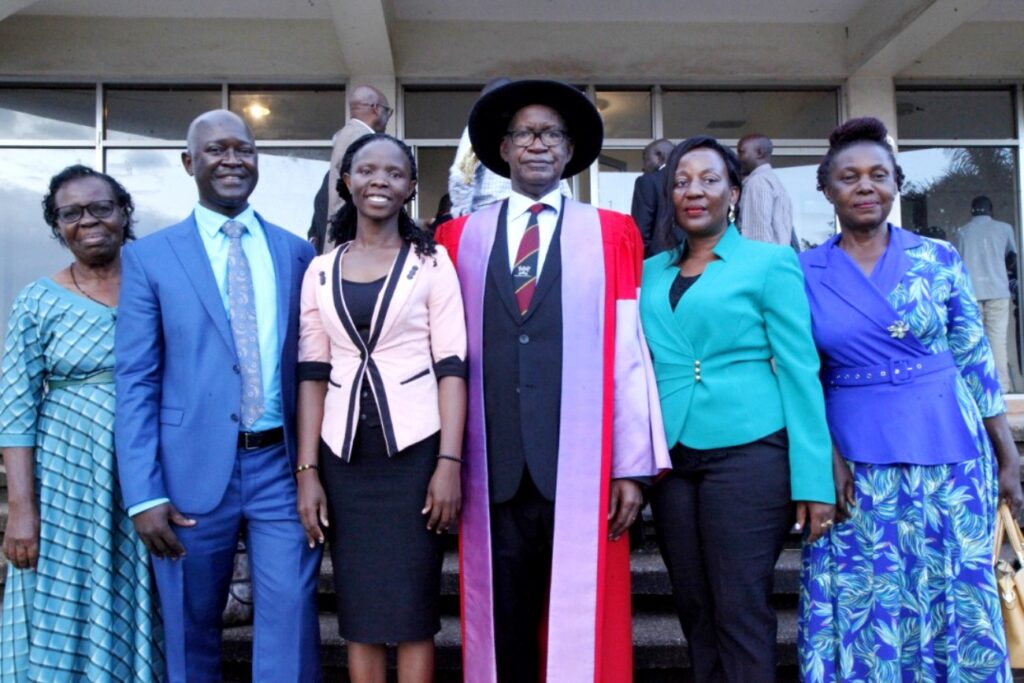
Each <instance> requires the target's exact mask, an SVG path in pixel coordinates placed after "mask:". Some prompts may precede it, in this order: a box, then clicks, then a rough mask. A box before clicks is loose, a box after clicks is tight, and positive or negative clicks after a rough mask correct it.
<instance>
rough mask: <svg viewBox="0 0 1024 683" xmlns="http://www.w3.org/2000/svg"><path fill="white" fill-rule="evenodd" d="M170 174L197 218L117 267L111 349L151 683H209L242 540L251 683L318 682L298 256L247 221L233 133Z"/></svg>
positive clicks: (220, 119) (250, 146)
mask: <svg viewBox="0 0 1024 683" xmlns="http://www.w3.org/2000/svg"><path fill="white" fill-rule="evenodd" d="M181 159H182V163H183V164H184V166H185V170H186V171H187V172H188V174H189V175H191V176H193V177H194V178H195V181H196V187H197V188H198V191H199V203H198V204H197V205H196V207H195V209H194V211H193V212H192V213H191V214H190V215H189V216H188V218H186V219H185V220H183V221H182V222H181V223H178V224H177V225H172V226H170V227H168V228H165V229H163V230H161V231H159V232H157V233H156V234H154V235H151V236H150V237H147V238H145V239H142V240H139V241H138V242H136V243H134V244H132V245H131V246H130V247H129V248H127V249H125V251H124V257H123V273H122V284H121V303H120V307H119V310H118V316H119V317H118V324H117V336H116V346H115V349H116V357H117V362H116V366H115V378H116V382H117V418H116V439H117V460H118V469H119V474H120V481H121V490H122V492H123V495H124V502H125V505H127V506H128V511H129V514H130V515H131V517H132V521H133V522H134V524H135V528H136V530H137V531H138V533H139V535H140V536H141V537H142V540H143V541H144V542H145V544H146V546H147V547H148V548H149V550H150V552H151V553H152V561H153V569H154V572H155V574H156V579H157V586H158V588H159V592H160V603H161V607H162V610H163V618H164V630H165V637H166V647H167V668H168V679H169V680H170V681H175V682H176V681H188V682H189V683H193V682H195V681H219V680H220V678H221V657H220V646H221V622H220V616H221V612H222V610H223V609H224V605H225V602H226V599H227V591H228V584H229V581H230V579H231V571H232V562H233V557H234V553H235V545H236V541H237V539H238V534H239V531H240V530H241V531H244V532H245V533H246V545H247V547H248V550H249V562H250V568H251V573H252V579H253V592H254V599H255V635H254V638H253V673H252V675H253V680H256V681H303V682H305V681H317V680H319V679H320V661H319V630H318V621H317V613H316V602H315V597H316V596H315V591H316V578H317V571H318V568H319V560H320V557H319V554H318V553H319V549H317V550H313V549H310V548H309V547H308V546H307V545H306V542H305V534H304V532H303V528H302V524H301V523H300V521H299V516H298V512H297V508H296V493H295V480H294V476H293V470H294V468H295V399H296V384H295V360H296V357H297V350H296V345H297V340H296V337H297V334H298V318H299V291H300V285H301V282H302V275H303V273H304V272H305V270H306V266H307V264H308V263H309V261H310V260H311V259H312V258H313V255H314V252H313V248H312V247H311V246H310V245H309V244H308V243H307V242H305V241H303V240H302V239H300V238H298V237H296V236H293V235H291V234H289V233H288V232H286V231H285V230H283V229H282V228H279V227H277V226H275V225H272V224H270V223H267V222H266V221H265V220H263V218H262V217H260V215H259V214H257V213H256V212H255V211H254V210H253V209H252V207H251V206H250V205H249V203H248V199H249V195H250V194H252V191H253V189H255V187H256V182H257V180H258V178H259V167H258V164H257V153H256V146H255V143H254V141H253V136H252V133H251V131H250V130H249V128H248V126H246V124H245V122H244V121H242V119H241V118H239V117H238V116H236V115H235V114H233V113H231V112H229V111H224V110H217V111H211V112H207V113H205V114H202V115H201V116H199V117H198V118H196V120H195V121H193V122H192V124H191V126H189V130H188V149H187V151H185V152H183V153H182V155H181ZM129 599H130V596H129Z"/></svg>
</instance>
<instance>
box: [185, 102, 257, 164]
mask: <svg viewBox="0 0 1024 683" xmlns="http://www.w3.org/2000/svg"><path fill="white" fill-rule="evenodd" d="M225 126H228V127H237V128H239V129H240V130H244V131H245V135H246V137H248V138H249V140H250V141H253V142H254V141H255V138H254V137H253V134H252V130H251V129H250V128H249V124H247V123H246V122H245V119H243V118H242V117H241V116H239V115H238V114H236V113H235V112H233V111H229V110H227V109H212V110H210V111H208V112H204V113H202V114H200V115H199V116H197V117H195V118H194V119H192V123H190V124H189V125H188V133H187V134H186V136H185V141H186V142H185V145H186V148H187V149H188V153H189V154H191V155H192V156H195V154H196V151H197V149H198V146H199V144H200V140H202V139H203V138H204V136H205V133H206V132H207V131H208V130H210V129H211V128H222V127H225Z"/></svg>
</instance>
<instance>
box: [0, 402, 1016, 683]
mask: <svg viewBox="0 0 1024 683" xmlns="http://www.w3.org/2000/svg"><path fill="white" fill-rule="evenodd" d="M1010 421H1011V425H1012V427H1013V432H1014V438H1015V440H1016V442H1017V447H1018V450H1021V449H1022V447H1024V412H1022V413H1021V414H1011V416H1010ZM6 484H7V479H6V474H5V473H4V472H3V468H2V467H0V529H2V528H4V527H6V523H7V488H6ZM653 539H654V535H653V529H652V527H651V523H650V519H649V512H645V520H644V524H643V525H642V527H640V528H638V529H634V544H633V545H634V550H633V553H632V578H633V583H632V588H633V645H634V650H633V652H634V662H635V670H636V681H637V683H668V682H670V681H671V682H672V683H676V682H679V681H688V680H691V679H690V676H689V662H688V659H687V654H686V648H685V646H684V640H683V634H682V631H681V629H680V627H679V622H678V621H677V619H676V616H675V614H674V612H673V611H672V607H671V601H670V595H671V588H670V586H669V581H668V575H667V572H666V570H665V565H664V563H663V562H662V560H661V556H660V555H659V554H658V550H657V547H656V546H655V544H654V540H653ZM0 540H2V534H0ZM447 542H448V550H447V552H446V555H445V560H444V570H443V573H442V580H441V593H442V619H441V632H440V633H439V634H438V635H437V638H436V643H437V669H438V672H437V681H438V683H455V682H457V681H462V676H461V671H460V665H461V652H460V631H459V619H458V614H459V603H458V558H457V553H456V543H457V538H456V536H455V535H450V536H449V537H448V541H447ZM6 565H7V561H6V560H5V559H4V558H3V557H2V554H0V595H2V592H3V586H4V582H3V576H4V575H5V574H6ZM799 585H800V550H799V538H798V537H797V536H795V535H792V536H790V537H789V539H788V540H787V543H786V548H785V550H784V551H783V553H782V556H781V557H780V558H779V561H778V563H777V564H776V567H775V591H774V595H773V598H772V600H773V603H774V605H775V607H776V610H777V612H778V617H779V634H778V655H779V668H778V671H777V675H778V681H779V682H780V683H785V682H788V681H795V680H797V667H796V607H797V594H798V590H799ZM317 592H318V596H317V597H318V602H319V606H320V631H321V650H320V651H321V657H322V661H323V669H324V676H325V680H326V681H347V680H348V677H347V675H346V666H345V642H344V640H342V638H341V637H340V636H339V635H338V625H337V620H336V616H335V601H334V575H333V567H332V566H331V561H330V557H329V556H328V555H327V554H326V553H325V555H324V562H323V566H322V568H321V572H320V582H319V586H318V591H317ZM223 653H224V674H225V680H226V681H230V682H232V683H234V682H238V683H241V682H247V681H250V680H251V677H250V673H249V670H250V665H251V656H252V628H251V627H248V626H241V627H234V628H228V629H225V633H224V646H223ZM391 657H392V661H391V665H392V669H393V667H394V659H393V653H391ZM391 675H392V677H393V676H394V671H393V670H392V672H391ZM1014 679H1015V680H1018V681H1022V682H1024V674H1018V675H1017V676H1015V677H1014Z"/></svg>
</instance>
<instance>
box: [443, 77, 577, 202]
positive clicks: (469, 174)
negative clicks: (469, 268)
mask: <svg viewBox="0 0 1024 683" xmlns="http://www.w3.org/2000/svg"><path fill="white" fill-rule="evenodd" d="M511 82H512V80H511V79H510V78H507V77H505V76H500V77H498V78H494V79H492V80H490V81H488V82H487V85H485V86H484V88H483V90H481V91H480V96H481V97H483V96H484V95H486V94H487V93H489V92H491V91H492V90H494V89H496V88H500V87H502V86H504V85H508V84H509V83H511ZM558 187H559V190H560V191H561V193H562V194H563V195H565V196H566V197H569V198H570V199H571V198H572V188H571V187H570V186H569V183H568V181H566V180H562V181H561V183H560V184H559V186H558ZM511 189H512V188H511V185H510V184H509V180H508V178H504V177H502V176H501V175H499V174H497V173H495V172H494V171H492V170H491V169H489V168H487V166H486V164H482V163H480V159H479V158H478V157H477V154H476V152H474V151H473V145H472V143H471V142H470V140H469V127H468V126H467V127H466V128H465V129H464V130H463V131H462V137H461V138H460V139H459V146H458V149H456V150H455V160H454V162H452V166H451V168H450V169H449V170H448V196H449V197H450V198H451V202H452V211H451V214H452V216H453V217H455V218H458V217H459V216H466V215H469V214H470V213H472V212H473V211H479V210H480V209H482V208H484V207H485V206H490V205H491V204H494V203H496V202H500V201H502V200H504V199H506V198H507V197H508V194H509V192H511Z"/></svg>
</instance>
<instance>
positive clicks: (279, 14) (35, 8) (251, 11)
mask: <svg viewBox="0 0 1024 683" xmlns="http://www.w3.org/2000/svg"><path fill="white" fill-rule="evenodd" d="M20 14H23V15H33V14H34V15H46V16H72V17H78V16H83V17H120V18H125V19H138V18H154V19H202V18H208V19H328V20H330V18H331V10H330V8H329V7H328V4H327V1H326V0H38V2H35V3H33V4H32V5H31V6H29V7H26V8H25V9H24V10H22V11H21V12H20Z"/></svg>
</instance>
